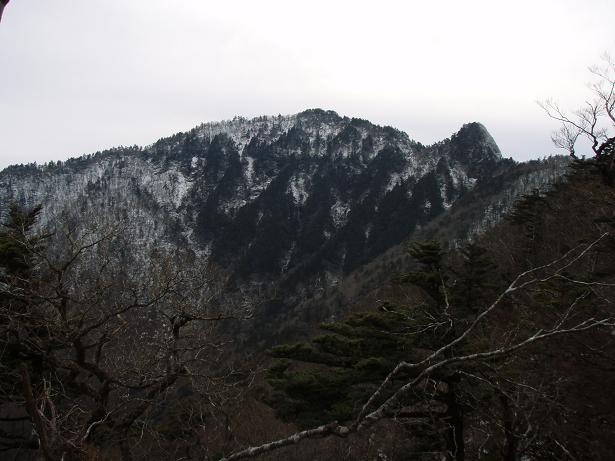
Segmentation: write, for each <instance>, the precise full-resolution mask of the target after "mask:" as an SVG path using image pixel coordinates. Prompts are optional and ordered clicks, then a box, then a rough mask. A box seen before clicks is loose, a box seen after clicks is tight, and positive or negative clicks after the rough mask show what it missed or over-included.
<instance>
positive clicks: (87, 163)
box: [0, 109, 509, 337]
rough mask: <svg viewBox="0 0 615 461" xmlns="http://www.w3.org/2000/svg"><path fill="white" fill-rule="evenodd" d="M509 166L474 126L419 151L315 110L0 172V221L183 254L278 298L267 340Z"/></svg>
mask: <svg viewBox="0 0 615 461" xmlns="http://www.w3.org/2000/svg"><path fill="white" fill-rule="evenodd" d="M506 165H509V163H507V161H503V160H502V158H501V154H500V151H499V149H498V147H497V145H496V144H495V142H494V140H493V138H492V137H491V136H490V135H489V133H488V132H487V130H486V129H485V127H483V126H482V125H481V124H479V123H470V124H467V125H464V126H463V127H462V128H461V129H460V131H459V132H458V133H456V134H454V135H453V136H452V137H451V138H450V139H446V140H444V141H441V142H439V143H436V144H434V145H432V146H423V145H421V144H420V143H418V142H415V141H413V140H411V139H410V138H409V137H408V135H407V134H405V133H403V132H401V131H398V130H396V129H394V128H391V127H381V126H377V125H373V124H371V123H370V122H368V121H365V120H361V119H355V118H348V117H340V116H339V115H337V114H336V113H335V112H331V111H323V110H319V109H315V110H309V111H305V112H302V113H300V114H296V115H291V116H277V117H259V118H255V119H252V120H247V119H244V118H235V119H233V120H231V121H226V122H220V123H207V124H203V125H200V126H198V127H196V128H194V129H192V130H190V131H189V132H186V133H178V134H176V135H174V136H171V137H169V138H164V139H161V140H159V141H157V142H156V143H154V144H153V145H151V146H148V147H146V148H139V147H130V148H118V149H113V150H109V151H105V152H99V153H96V154H94V155H86V156H83V157H80V158H78V159H71V160H69V161H66V162H63V163H62V162H57V163H51V164H48V165H45V166H42V167H38V166H35V165H29V166H15V167H9V168H7V169H6V170H4V171H3V172H1V173H0V207H2V208H1V209H0V214H2V213H5V212H6V206H7V204H8V203H9V202H11V201H16V202H19V203H21V204H24V205H33V204H36V203H42V204H43V205H44V213H43V215H42V220H43V224H44V225H46V226H50V227H53V226H54V225H56V224H57V223H59V222H61V221H62V220H63V219H66V217H67V216H68V217H69V219H71V220H72V221H74V222H80V223H82V225H92V224H96V225H97V226H99V227H100V226H103V227H104V226H105V225H112V224H115V223H117V222H118V221H121V222H124V223H125V227H126V232H128V233H129V235H130V237H131V238H132V239H133V240H134V241H137V242H139V243H141V244H142V245H143V247H144V249H145V250H148V249H150V250H151V249H154V248H156V247H157V246H160V245H179V246H181V247H183V248H189V249H191V250H192V251H194V252H197V253H199V254H201V255H202V256H205V257H207V258H208V260H209V261H210V262H212V263H214V264H217V265H218V266H222V267H224V269H225V270H226V271H228V272H230V273H231V274H234V276H233V281H234V282H233V286H232V287H229V289H230V290H236V289H241V290H245V289H247V288H246V287H251V289H252V290H254V291H259V292H262V289H263V287H265V288H267V290H268V291H269V292H275V293H277V297H278V298H279V299H277V300H275V301H273V302H267V303H265V306H264V307H263V312H261V314H262V315H260V317H258V318H259V323H260V324H261V327H259V328H256V331H261V332H262V333H263V337H267V336H268V335H269V332H270V331H271V328H270V327H267V326H266V325H267V324H268V322H269V321H270V320H271V319H272V318H276V317H277V316H279V315H280V314H281V313H283V312H288V309H289V306H291V305H295V304H296V303H297V300H299V299H304V298H306V297H312V296H314V295H318V294H319V293H321V292H322V291H323V290H325V289H327V287H331V286H335V285H336V284H337V283H338V282H339V280H341V279H342V277H344V275H345V274H349V273H351V272H352V271H354V270H356V269H357V268H358V267H360V266H362V265H364V264H366V263H369V262H370V261H371V260H373V259H374V258H375V257H376V256H378V255H380V254H382V253H383V252H385V251H386V250H387V249H389V248H391V247H393V246H395V245H397V244H399V243H400V242H402V241H403V240H404V239H406V238H407V237H408V236H409V235H410V234H412V233H413V232H414V231H415V230H416V229H419V228H424V227H425V226H427V225H428V224H429V223H430V222H432V221H433V220H434V219H435V218H437V217H439V216H441V215H443V214H444V212H445V211H447V210H449V209H451V207H454V205H455V203H457V202H458V201H459V199H460V198H462V197H464V196H465V195H466V194H467V193H468V192H469V191H472V190H473V189H475V188H476V187H478V185H480V184H483V183H485V182H486V181H489V180H490V178H491V177H492V175H493V173H494V172H495V171H496V170H497V169H498V168H507V166H506ZM63 216H64V218H62V217H63ZM476 225H477V226H481V225H482V224H480V223H478V224H476ZM144 254H147V251H144ZM267 296H270V295H267ZM259 336H260V335H259Z"/></svg>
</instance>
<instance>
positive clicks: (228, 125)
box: [195, 115, 297, 157]
mask: <svg viewBox="0 0 615 461" xmlns="http://www.w3.org/2000/svg"><path fill="white" fill-rule="evenodd" d="M296 119H297V116H296V115H284V116H282V115H278V116H262V117H256V118H253V119H247V118H244V117H235V118H233V119H232V120H224V121H221V122H209V123H203V124H202V125H200V126H198V127H197V128H195V130H196V133H197V135H198V136H199V137H201V138H209V139H213V138H214V137H215V136H217V135H219V134H225V135H227V136H228V137H229V138H231V140H232V141H233V143H234V144H235V146H236V147H237V150H238V152H239V155H240V157H241V156H243V151H244V149H245V147H246V146H247V145H248V144H249V143H250V141H251V140H252V139H253V138H255V137H256V138H257V139H266V140H267V141H268V142H273V141H275V140H277V139H279V138H280V136H282V135H283V134H284V133H286V132H287V131H288V130H289V129H290V128H291V127H292V126H293V125H294V124H295V122H296Z"/></svg>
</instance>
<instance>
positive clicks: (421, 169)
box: [385, 146, 436, 192]
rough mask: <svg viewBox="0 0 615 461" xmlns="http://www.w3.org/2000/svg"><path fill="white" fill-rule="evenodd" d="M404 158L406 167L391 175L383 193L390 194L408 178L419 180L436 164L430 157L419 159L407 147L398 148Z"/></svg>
mask: <svg viewBox="0 0 615 461" xmlns="http://www.w3.org/2000/svg"><path fill="white" fill-rule="evenodd" d="M400 147H401V150H402V152H403V153H404V156H405V157H406V161H407V163H406V166H405V167H404V168H403V169H402V170H401V171H396V172H393V173H391V176H390V177H389V181H388V183H387V185H386V187H385V192H391V191H392V190H393V189H394V188H395V186H397V185H401V184H403V183H404V182H406V181H407V180H408V179H409V178H415V179H419V178H421V177H423V176H425V174H427V173H428V172H429V171H430V170H432V169H433V168H434V166H435V164H436V160H435V159H434V158H430V157H419V156H417V155H416V154H415V152H414V151H413V150H412V148H411V147H409V146H400Z"/></svg>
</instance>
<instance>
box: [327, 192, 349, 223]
mask: <svg viewBox="0 0 615 461" xmlns="http://www.w3.org/2000/svg"><path fill="white" fill-rule="evenodd" d="M349 212H350V207H349V206H348V204H347V203H344V202H342V201H341V200H339V199H337V200H336V201H335V203H334V204H333V206H332V207H331V219H332V220H333V226H334V227H335V228H336V229H339V228H340V227H342V226H344V225H345V224H346V222H347V221H348V213H349Z"/></svg>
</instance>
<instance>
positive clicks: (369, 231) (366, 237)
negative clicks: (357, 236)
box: [365, 223, 373, 240]
mask: <svg viewBox="0 0 615 461" xmlns="http://www.w3.org/2000/svg"><path fill="white" fill-rule="evenodd" d="M372 227H373V225H372V223H369V224H368V225H367V226H366V227H365V240H369V234H371V233H372Z"/></svg>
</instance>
